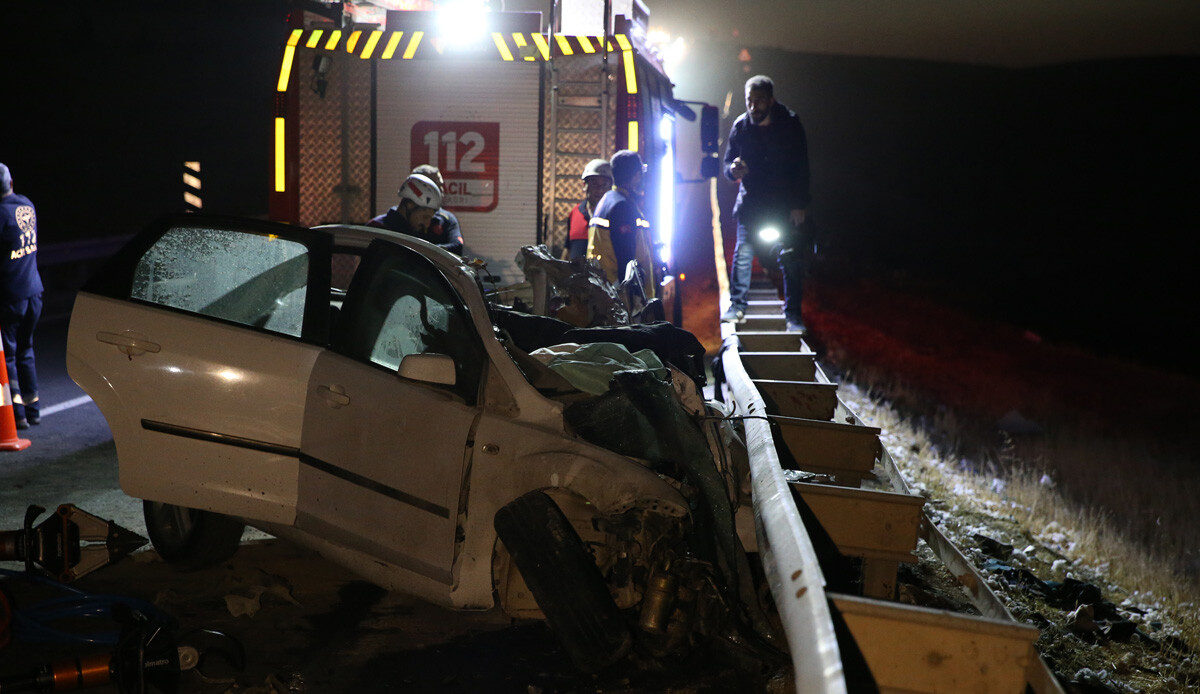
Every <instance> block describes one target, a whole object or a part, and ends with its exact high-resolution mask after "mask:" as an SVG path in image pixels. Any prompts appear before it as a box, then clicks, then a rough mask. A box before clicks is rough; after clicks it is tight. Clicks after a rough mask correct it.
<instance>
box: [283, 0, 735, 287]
mask: <svg viewBox="0 0 1200 694" xmlns="http://www.w3.org/2000/svg"><path fill="white" fill-rule="evenodd" d="M414 4H415V5H417V6H424V5H429V4H430V3H427V2H426V3H420V2H418V3H414ZM552 6H553V9H552V10H551V12H550V13H549V14H550V16H549V17H547V18H543V15H542V13H540V12H484V11H474V12H452V11H449V10H448V8H443V9H442V10H434V9H426V10H420V9H417V10H386V9H381V8H377V9H378V11H377V12H375V13H374V14H366V13H364V12H362V10H361V8H362V7H363V6H362V5H351V4H349V3H347V4H346V5H345V8H344V9H343V8H342V6H341V5H338V6H337V7H338V8H339V12H341V13H342V14H341V16H340V17H338V16H336V15H334V16H329V15H328V13H315V12H312V11H304V12H295V13H293V15H292V16H291V17H290V19H289V21H290V22H291V26H292V29H291V32H290V34H289V36H288V39H287V44H286V46H285V49H284V53H283V60H282V64H281V67H280V70H279V80H278V84H277V86H276V90H277V91H276V94H275V106H274V116H275V131H274V132H275V146H274V176H273V179H274V190H273V192H272V193H271V205H270V210H271V217H272V218H273V219H275V220H277V221H286V222H291V223H295V224H300V225H304V226H314V225H318V224H324V223H360V224H361V223H365V222H366V221H368V220H369V219H371V218H372V217H373V216H375V215H378V214H381V213H382V212H384V211H386V210H387V209H388V208H389V207H390V206H392V205H393V204H395V203H397V202H398V199H397V190H398V188H399V186H400V184H401V182H402V181H403V180H404V179H405V178H406V177H407V176H408V175H409V173H410V172H411V171H412V169H413V168H414V167H416V166H418V165H421V164H432V165H434V166H436V167H438V168H439V169H440V170H441V172H442V176H443V178H444V180H445V190H444V191H443V193H444V202H443V207H445V208H446V209H448V210H450V211H452V212H454V213H455V215H456V216H457V217H458V219H459V221H460V223H461V226H462V229H463V233H464V237H465V242H466V250H465V253H464V255H466V256H469V257H472V258H479V259H481V260H482V261H483V262H485V263H486V268H487V276H488V279H490V280H491V281H492V282H494V283H496V284H497V285H502V284H505V283H514V282H519V281H521V280H522V279H523V278H522V277H521V276H520V271H519V270H518V268H517V265H516V261H515V256H516V254H517V252H518V250H519V249H520V248H521V247H522V246H526V245H531V244H545V245H546V246H547V247H548V248H549V249H550V252H551V254H552V255H554V256H556V257H558V256H559V255H560V254H561V251H562V248H563V246H564V245H565V241H566V219H567V217H568V215H569V213H570V209H571V207H572V206H574V205H576V204H578V203H579V202H580V201H581V200H582V199H583V195H584V192H583V187H582V184H581V183H580V174H581V173H582V171H583V168H584V166H585V165H586V163H587V162H588V161H589V160H591V159H594V158H605V159H607V158H609V157H610V156H611V155H612V154H613V153H614V152H615V151H617V150H621V149H632V150H636V151H638V152H639V153H640V154H641V156H642V159H643V161H644V162H645V163H646V165H647V172H646V178H645V180H646V186H645V188H646V190H645V199H644V203H643V210H644V212H645V213H646V215H647V217H648V218H649V220H650V222H651V228H652V233H654V235H655V237H656V238H655V241H656V244H657V246H658V248H659V251H660V259H661V261H662V262H663V263H664V264H665V265H668V266H669V264H670V260H671V247H672V242H673V237H674V228H675V224H674V213H675V204H676V203H675V183H676V179H677V177H676V151H675V150H676V119H677V118H680V117H682V118H687V119H688V120H695V115H694V112H692V111H691V110H690V109H689V108H688V106H686V105H685V104H684V103H683V102H680V101H677V100H676V99H675V98H674V95H673V93H672V84H671V81H670V79H668V77H667V75H666V74H665V72H664V70H663V65H662V61H661V59H660V57H659V55H658V54H657V53H656V51H655V50H653V48H652V47H651V46H650V44H649V43H648V41H647V29H648V19H649V13H648V11H647V9H646V7H645V5H644V4H642V3H641V2H640V0H624V2H622V0H603V1H602V0H576V1H574V2H572V1H571V0H561V1H560V2H555V3H552ZM351 8H358V10H357V11H356V12H354V13H353V14H350V13H348V10H349V9H351ZM712 111H713V113H712V114H708V113H705V115H706V116H709V115H711V116H712V121H713V123H714V125H713V128H712V129H713V131H714V132H715V108H713V109H712ZM711 140H712V143H711V145H712V146H711V148H706V149H709V150H710V154H709V155H708V156H710V157H715V154H712V153H715V151H716V142H715V140H716V138H715V136H713V137H711ZM715 163H716V162H715V158H714V159H713V161H712V164H714V165H715ZM708 168H709V169H711V170H713V171H715V169H716V167H715V166H710V167H708ZM668 282H669V280H668ZM666 293H669V291H668V292H664V294H666Z"/></svg>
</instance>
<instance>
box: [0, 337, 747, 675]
mask: <svg viewBox="0 0 1200 694" xmlns="http://www.w3.org/2000/svg"><path fill="white" fill-rule="evenodd" d="M66 331H67V320H66V319H65V318H52V319H47V320H45V321H44V322H43V324H42V326H41V327H40V329H39V336H38V340H37V356H38V369H39V378H40V389H41V398H42V402H43V418H42V424H41V425H39V426H36V427H33V428H31V429H29V430H27V431H22V432H19V433H20V435H21V436H22V437H23V438H28V439H29V440H30V441H31V445H30V447H29V448H26V449H25V450H22V451H18V452H0V530H18V529H20V528H21V527H22V521H23V518H24V515H25V512H26V508H28V507H29V506H30V505H31V504H37V505H39V506H42V507H44V508H46V509H47V514H48V513H49V512H52V511H53V510H54V509H55V508H57V506H58V505H59V504H63V503H73V504H74V505H76V506H77V507H79V508H81V509H83V510H84V511H87V512H89V513H92V514H93V515H96V516H99V517H100V518H102V519H104V520H112V521H115V522H116V523H117V524H119V525H121V526H122V527H125V528H127V529H129V530H132V531H134V532H136V533H138V534H140V535H143V536H145V526H144V523H143V521H142V516H141V502H140V501H139V500H137V499H132V498H130V497H128V496H126V495H125V494H124V493H122V492H121V491H120V488H119V486H118V481H117V460H116V451H115V448H114V446H113V443H112V438H111V435H110V433H109V430H108V426H107V424H106V423H105V421H104V417H103V416H102V415H101V414H100V412H99V410H98V409H97V408H96V406H95V405H94V404H93V403H92V402H91V401H90V399H88V398H87V397H86V395H84V394H83V392H82V391H81V390H80V389H79V388H78V387H77V386H76V385H75V384H74V383H73V382H72V381H71V380H70V378H69V377H68V376H67V374H66V364H65V338H66ZM47 517H48V516H47V515H43V516H41V517H39V519H38V521H41V520H43V519H45V518H47ZM0 568H3V569H5V570H7V571H8V572H14V571H16V570H19V569H21V568H23V566H22V565H21V564H18V563H16V562H0ZM0 585H3V586H4V589H5V591H6V592H7V593H8V595H9V598H10V600H11V602H12V603H13V609H14V610H15V611H16V612H17V613H19V614H21V615H25V616H34V615H38V614H41V615H43V616H45V615H46V614H47V613H46V612H45V611H44V610H42V609H40V608H42V607H44V606H45V605H47V603H46V602H45V601H47V600H52V599H57V598H64V597H72V598H73V600H72V602H71V606H72V607H71V609H72V610H81V609H85V608H89V609H90V608H91V607H95V609H97V610H98V612H97V613H96V615H94V616H92V617H89V618H86V619H81V618H77V617H73V616H72V615H74V614H75V613H74V612H72V613H71V614H70V615H68V616H62V615H58V616H57V618H56V619H54V620H46V619H43V620H40V623H42V625H43V626H48V627H50V628H52V629H54V630H55V633H54V637H55V638H54V639H52V640H39V639H35V638H33V637H32V636H31V634H30V630H29V629H20V630H15V631H14V633H13V638H12V643H10V644H9V645H8V646H6V647H3V648H0V691H3V692H6V693H7V692H10V691H17V690H14V689H10V688H6V686H10V685H11V682H12V681H13V680H12V678H14V677H18V676H22V675H27V674H30V673H32V672H33V671H35V670H36V669H37V668H38V667H40V666H42V665H44V664H48V663H52V662H58V661H61V660H63V659H68V660H71V659H74V658H79V657H86V656H89V655H95V654H107V653H112V652H113V651H114V648H113V647H112V646H109V645H105V644H97V643H81V642H78V641H77V640H76V639H79V638H81V637H89V638H97V636H96V635H97V633H98V632H115V630H117V629H118V628H119V625H117V624H116V623H115V622H114V621H113V620H112V619H111V618H110V615H111V605H112V604H113V603H114V602H126V601H127V600H128V599H138V600H144V601H148V602H150V603H152V604H153V605H154V606H155V607H154V608H153V609H155V610H158V611H161V613H162V614H164V615H165V616H167V617H168V618H169V619H171V620H173V625H172V627H171V628H170V629H168V630H167V632H166V634H167V635H168V636H169V637H171V638H172V639H175V640H181V641H185V642H186V641H188V640H189V639H192V640H194V638H195V637H194V636H193V635H192V633H193V632H195V631H196V630H199V629H213V630H217V631H220V632H222V633H224V634H226V635H228V636H230V637H232V639H233V640H234V641H236V642H237V643H238V644H240V645H241V647H242V648H243V649H244V651H245V665H244V669H242V670H241V671H238V670H236V669H234V668H233V667H231V665H230V664H229V663H228V662H226V660H227V659H226V658H225V657H223V656H222V654H221V651H220V650H213V651H212V652H211V653H210V655H209V656H208V657H206V658H204V659H203V660H202V661H201V666H200V667H199V668H197V669H194V670H191V671H188V672H184V673H182V676H181V678H180V680H179V682H178V688H177V689H175V691H179V692H184V693H195V694H216V693H219V692H231V691H239V692H247V693H250V694H260V693H261V694H265V693H268V692H296V693H301V692H314V693H318V692H319V693H324V692H365V693H370V692H520V693H521V694H527V693H528V692H584V691H586V692H661V691H667V690H671V691H695V692H701V691H704V692H707V691H714V692H715V691H722V692H725V691H755V690H757V691H761V690H762V683H761V680H760V679H759V678H758V677H757V676H749V677H748V676H747V674H746V673H745V672H744V671H743V672H739V671H738V669H737V668H736V667H734V666H733V665H732V664H730V661H728V660H727V659H723V658H721V657H714V656H713V655H712V654H711V653H707V652H699V651H698V652H697V653H696V654H694V656H693V658H692V659H690V660H689V661H687V662H684V663H681V664H677V666H675V667H673V668H671V669H669V670H667V671H661V672H648V671H646V670H634V669H629V670H625V671H623V670H620V669H618V670H616V671H614V672H610V673H606V674H605V675H604V676H601V677H593V676H587V675H583V674H581V673H578V672H576V671H575V670H574V669H573V668H572V667H571V665H570V663H569V661H568V659H567V658H566V656H565V654H564V653H563V652H562V651H561V649H560V648H559V646H558V644H557V641H556V640H555V638H554V636H553V634H552V633H551V632H550V631H549V629H548V628H547V627H546V626H545V625H544V624H542V623H541V622H525V623H514V622H513V621H512V620H510V619H509V618H507V617H505V616H504V615H503V614H501V613H500V612H499V611H498V610H490V611H486V612H454V611H451V610H446V609H443V608H440V607H436V606H433V605H430V604H427V603H424V602H422V601H420V600H417V599H415V598H411V597H408V596H404V595H400V594H395V593H388V592H386V591H384V590H382V589H380V588H378V587H376V586H374V585H371V584H369V583H366V582H363V581H361V580H359V579H357V578H356V577H355V576H353V575H351V574H349V573H348V572H346V571H345V570H344V569H341V568H340V567H337V566H335V565H333V564H330V563H329V562H326V561H325V560H323V559H322V558H320V557H319V556H317V555H315V554H313V553H310V552H308V551H306V550H302V549H300V548H298V547H295V546H293V545H290V544H289V543H286V542H283V541H280V540H276V539H274V538H272V537H270V536H268V535H265V534H262V533H257V532H256V531H252V532H248V534H247V535H246V536H245V537H244V538H243V545H242V547H241V549H240V550H239V551H238V553H237V554H236V555H235V556H234V557H233V559H232V560H230V561H229V562H227V563H225V564H223V565H221V566H218V567H214V568H211V569H206V570H203V571H196V572H190V573H187V572H179V571H176V570H175V569H173V568H172V567H170V566H167V565H166V564H164V563H163V562H162V561H161V560H160V559H159V558H158V555H157V554H156V553H155V552H153V551H152V550H151V549H150V548H149V547H146V548H143V549H142V550H139V551H138V552H136V553H134V554H133V555H132V556H130V557H128V558H126V559H124V560H121V561H119V562H117V563H115V564H112V565H109V566H106V567H104V568H101V569H99V570H97V571H95V572H93V573H90V574H88V575H86V576H83V577H82V578H81V579H79V580H78V581H77V582H76V583H75V584H74V586H73V587H72V589H73V590H77V591H82V593H81V594H78V595H74V596H72V595H70V594H68V593H67V589H64V588H62V587H61V586H60V585H57V584H48V585H47V584H42V583H35V582H32V581H30V580H28V578H27V577H25V576H24V575H22V574H20V573H17V574H12V573H8V574H6V575H5V576H4V577H0ZM96 606H98V607H96ZM149 609H150V608H147V610H149ZM0 613H2V611H0ZM0 640H2V639H0ZM752 681H754V682H757V684H754V685H752V684H751V682H752ZM171 690H172V688H171V687H167V688H165V689H164V690H163V691H171ZM20 691H34V690H26V689H22V690H20ZM38 691H50V690H48V689H43V690H38ZM59 691H62V690H61V689H60V690H59ZM91 691H96V692H121V691H137V690H136V689H131V688H129V687H124V688H122V687H120V686H118V685H116V684H108V685H104V686H99V687H94V688H92V689H91ZM148 691H156V690H155V689H153V688H152V689H149V690H148Z"/></svg>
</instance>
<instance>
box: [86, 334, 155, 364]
mask: <svg viewBox="0 0 1200 694" xmlns="http://www.w3.org/2000/svg"><path fill="white" fill-rule="evenodd" d="M96 339H97V340H99V341H100V342H104V343H106V344H110V345H116V346H117V350H118V351H120V352H121V354H124V355H126V356H127V357H129V358H130V359H132V358H134V357H136V356H138V355H139V354H145V353H146V352H150V353H152V354H154V353H158V352H161V351H162V346H161V345H159V344H158V343H157V342H151V341H150V340H147V339H146V338H144V337H142V336H141V335H136V334H134V333H108V332H103V331H101V332H98V333H96Z"/></svg>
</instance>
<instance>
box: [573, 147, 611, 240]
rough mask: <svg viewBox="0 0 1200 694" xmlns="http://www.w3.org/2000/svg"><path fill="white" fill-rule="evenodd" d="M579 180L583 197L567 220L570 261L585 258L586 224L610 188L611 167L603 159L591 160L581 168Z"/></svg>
mask: <svg viewBox="0 0 1200 694" xmlns="http://www.w3.org/2000/svg"><path fill="white" fill-rule="evenodd" d="M579 178H581V179H582V180H583V185H584V196H585V197H584V199H583V202H581V203H579V204H578V205H576V206H575V207H572V208H571V216H570V217H568V218H567V257H568V258H570V259H575V258H583V257H586V256H587V247H588V222H589V221H591V219H592V210H594V209H596V205H597V204H599V203H600V198H602V197H604V194H605V193H607V192H608V191H609V190H610V189H611V188H612V184H613V176H612V165H611V164H609V163H608V162H607V161H606V160H604V159H593V160H591V161H589V162H588V163H587V166H585V167H583V175H582V176H580V177H579Z"/></svg>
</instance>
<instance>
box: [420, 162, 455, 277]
mask: <svg viewBox="0 0 1200 694" xmlns="http://www.w3.org/2000/svg"><path fill="white" fill-rule="evenodd" d="M412 172H413V173H415V174H421V175H422V176H427V177H429V179H430V180H431V181H433V182H434V183H436V184H437V187H438V190H440V191H442V200H443V202H444V201H445V199H446V182H445V181H444V180H443V179H442V172H441V171H439V170H438V167H436V166H434V165H432V164H421V165H420V166H418V167H417V168H415V169H413V170H412ZM428 233H429V237H430V239H429V240H430V242H431V243H435V244H437V245H439V246H441V247H442V248H445V249H446V250H448V251H450V252H451V253H453V254H455V255H462V253H463V237H462V229H461V228H460V227H459V226H458V217H456V216H455V215H454V213H453V212H451V211H450V210H447V209H446V208H444V207H439V208H438V211H437V212H435V213H434V215H433V219H432V220H430V222H429V232H428Z"/></svg>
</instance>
